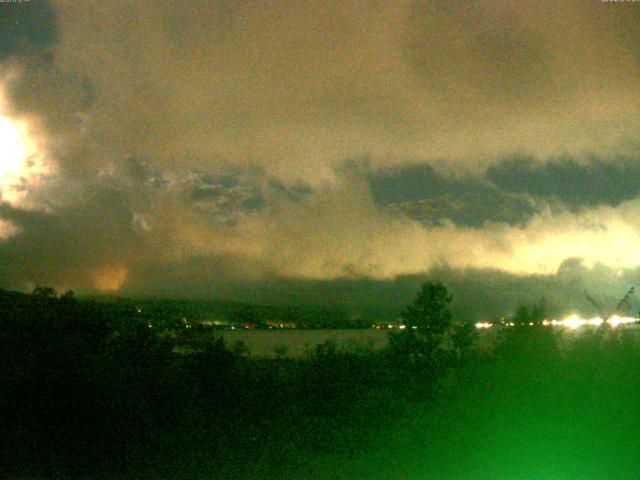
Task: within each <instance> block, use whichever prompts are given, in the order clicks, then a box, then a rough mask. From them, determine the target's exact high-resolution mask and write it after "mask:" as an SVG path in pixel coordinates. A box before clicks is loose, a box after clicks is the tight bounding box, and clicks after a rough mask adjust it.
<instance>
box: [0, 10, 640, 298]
mask: <svg viewBox="0 0 640 480" xmlns="http://www.w3.org/2000/svg"><path fill="white" fill-rule="evenodd" d="M638 8H640V7H638V5H636V4H633V3H624V4H621V3H601V2H573V3H571V4H568V3H565V4H558V3H557V2H546V1H543V2H525V3H522V2H520V3H513V2H506V1H492V2H489V1H479V2H474V3H473V4H469V3H468V2H459V1H453V2H447V3H446V4H445V3H440V2H428V1H426V0H398V1H394V2H379V1H376V0H358V1H355V2H341V1H337V0H336V1H334V0H330V1H309V2H298V1H274V2H266V3H265V2H252V1H227V0H218V1H199V0H194V1H192V2H187V3H185V2H177V1H171V0H161V1H158V2H153V4H151V3H150V2H124V1H123V2H102V1H101V2H99V1H93V0H88V1H85V2H72V3H69V2H57V1H53V2H51V3H46V2H28V3H25V4H0V10H2V12H0V13H2V15H1V16H0V18H2V19H3V20H2V22H3V23H2V24H1V27H2V28H1V29H0V31H2V36H0V38H1V39H4V40H3V45H5V46H6V49H4V50H3V53H2V55H1V56H0V73H1V74H2V75H1V76H0V80H1V82H0V83H1V85H0V87H1V89H2V92H3V95H4V98H5V101H3V103H2V105H1V106H2V111H0V115H2V116H3V118H6V119H9V120H10V121H11V122H13V124H16V125H17V124H19V122H22V123H23V124H24V125H27V126H28V128H27V129H26V130H25V132H23V134H22V137H23V138H26V139H27V140H28V141H29V142H30V145H33V146H34V148H35V149H36V153H34V154H32V155H30V156H29V158H26V159H25V161H24V165H23V168H22V169H21V170H20V174H21V176H20V175H19V177H20V178H18V180H16V179H15V178H14V179H13V180H11V183H10V182H9V181H8V180H7V179H4V180H3V183H2V184H1V185H0V194H1V197H0V198H1V199H2V201H3V204H2V207H1V208H0V220H1V222H0V259H1V260H2V263H1V264H2V269H1V271H0V282H2V284H3V285H5V286H11V287H17V288H29V287H30V286H32V285H35V284H38V283H53V284H55V285H57V286H65V287H69V288H76V289H80V290H85V291H86V290H91V289H98V290H101V291H121V292H136V293H145V292H147V293H149V292H154V293H168V294H171V293H172V292H174V293H180V294H188V293H189V292H200V293H201V294H207V295H216V294H220V295H222V294H223V293H224V294H225V295H226V294H229V295H231V294H232V293H233V292H239V291H240V290H238V288H240V287H237V285H241V284H242V285H257V284H259V283H260V282H263V283H264V285H270V284H271V283H270V282H274V281H275V280H274V279H281V280H282V279H288V280H287V281H304V282H314V281H325V282H335V281H337V279H345V278H346V279H350V280H349V281H356V280H357V279H371V281H378V282H394V281H395V280H394V279H396V278H402V277H403V276H407V275H421V274H424V273H425V272H429V271H433V269H438V268H443V266H446V268H448V269H452V271H457V272H463V271H466V270H465V269H471V270H472V271H478V272H486V275H487V282H488V283H490V282H489V279H490V278H492V277H491V276H492V275H494V273H491V272H502V274H504V275H516V276H522V277H523V278H529V276H531V275H533V276H535V275H556V276H560V275H561V271H562V268H561V267H562V266H563V265H566V263H565V262H566V260H567V259H568V258H581V259H583V261H584V265H586V266H585V268H586V269H587V270H589V268H596V267H595V266H597V265H602V267H603V268H609V269H612V271H617V270H618V269H623V270H624V271H625V272H635V268H636V267H637V266H638V265H640V254H637V253H636V248H635V245H637V244H638V241H639V240H640V231H639V227H640V224H639V222H638V221H637V218H638V213H640V212H639V210H640V203H639V202H640V200H639V199H638V193H639V192H640V183H639V182H640V166H639V165H638V160H637V159H638V142H637V139H638V133H639V130H640V117H638V115H637V112H638V107H639V106H640V93H639V92H640V62H639V60H640V58H639V55H640V53H639V52H640V34H639V33H638V32H640V28H638V27H640V16H639V12H640V10H638ZM8 159H9V157H8V156H5V160H4V161H7V160H8ZM36 167H37V168H36ZM29 169H31V170H34V169H35V170H34V171H35V173H33V172H31V173H29V171H30V170H29ZM0 171H1V170H0ZM16 188H19V191H20V192H21V193H20V198H19V201H18V200H17V199H16V198H17V197H15V194H14V196H11V193H10V192H12V191H13V192H15V189H16ZM583 273H584V272H583ZM585 275H586V274H585ZM625 275H626V274H625ZM629 275H631V273H629ZM451 278H454V276H451ZM456 278H458V277H456ZM532 278H533V277H532ZM624 278H625V279H627V277H624ZM358 281H359V280H358ZM476 283H478V282H476ZM234 285H235V286H236V287H234ZM243 288H244V287H243ZM256 288H257V287H256ZM265 288H266V287H265ZM318 288H319V287H318ZM267 290H268V289H267ZM267 290H265V291H267ZM225 292H226V293H225Z"/></svg>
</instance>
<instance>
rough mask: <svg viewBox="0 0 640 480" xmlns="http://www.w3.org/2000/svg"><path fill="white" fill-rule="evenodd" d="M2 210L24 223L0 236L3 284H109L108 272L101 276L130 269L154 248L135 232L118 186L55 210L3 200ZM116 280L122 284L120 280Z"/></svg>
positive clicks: (0, 209)
mask: <svg viewBox="0 0 640 480" xmlns="http://www.w3.org/2000/svg"><path fill="white" fill-rule="evenodd" d="M0 215H1V216H2V218H4V219H6V220H9V221H11V222H12V223H13V224H14V225H16V226H17V227H18V228H19V229H20V231H19V233H17V234H16V235H15V236H13V237H11V238H9V239H8V240H5V241H3V242H0V265H1V267H0V279H1V281H2V283H3V284H4V285H9V286H13V287H20V288H28V287H29V286H33V285H34V284H53V285H56V286H59V287H60V286H62V287H67V288H71V287H74V288H77V287H78V286H80V288H82V286H84V287H85V288H87V287H88V288H89V289H92V288H94V286H95V285H96V284H101V281H102V280H104V282H106V283H105V285H107V286H108V285H110V283H109V281H110V280H111V279H110V278H104V279H101V278H98V277H97V276H100V275H104V276H107V277H108V276H109V275H111V274H112V271H113V270H116V271H117V270H120V269H126V267H127V266H128V265H129V264H131V263H133V262H135V261H136V258H142V257H143V256H145V255H148V254H150V253H151V248H150V247H151V246H150V245H148V244H145V243H144V242H142V239H141V238H140V237H139V236H138V234H137V233H136V232H135V230H134V228H133V214H132V212H131V210H130V208H129V206H128V204H127V202H126V200H125V199H124V198H123V196H122V195H121V192H118V191H117V190H111V189H100V190H97V191H95V192H93V193H92V194H91V195H90V196H89V198H86V199H85V201H84V202H83V203H82V204H81V205H79V206H77V207H68V208H64V209H59V210H58V211H56V212H55V213H47V212H42V211H31V210H22V209H17V208H14V207H11V206H9V205H7V204H3V205H2V206H1V207H0ZM115 280H117V279H114V280H113V281H114V282H115ZM123 280H124V278H123ZM115 286H117V287H119V286H121V285H117V282H116V285H115ZM106 289H110V288H106Z"/></svg>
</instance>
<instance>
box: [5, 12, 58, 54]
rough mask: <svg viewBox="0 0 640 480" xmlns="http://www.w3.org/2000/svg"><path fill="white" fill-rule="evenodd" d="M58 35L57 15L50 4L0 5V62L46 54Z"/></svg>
mask: <svg viewBox="0 0 640 480" xmlns="http://www.w3.org/2000/svg"><path fill="white" fill-rule="evenodd" d="M57 35H58V26H57V23H56V16H55V13H54V11H53V8H52V7H51V5H50V4H49V2H48V1H46V0H38V1H32V2H16V3H13V2H3V3H2V4H0V62H1V61H4V60H7V59H8V58H11V57H13V56H24V55H31V54H33V53H41V52H43V51H46V50H47V49H49V48H50V47H51V46H52V45H54V43H55V41H56V39H57Z"/></svg>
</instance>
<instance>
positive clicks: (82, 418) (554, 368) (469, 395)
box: [0, 284, 640, 480]
mask: <svg viewBox="0 0 640 480" xmlns="http://www.w3.org/2000/svg"><path fill="white" fill-rule="evenodd" d="M440 287H441V286H439V285H437V284H426V285H425V286H424V287H423V289H422V290H421V292H420V293H419V294H418V297H417V298H416V302H414V304H413V305H411V306H410V307H408V308H407V309H406V310H405V312H404V314H403V315H404V320H405V321H406V322H407V324H408V325H409V326H416V327H420V328H418V329H417V330H413V329H411V328H409V329H407V331H406V332H402V333H399V334H396V336H394V337H392V338H391V341H390V343H389V348H387V349H386V350H385V351H382V352H375V353H362V352H361V353H345V352H339V351H336V350H335V348H334V346H333V345H332V344H324V345H321V346H319V347H318V348H317V349H316V351H315V353H314V354H313V355H311V356H310V357H309V358H307V359H304V360H293V359H286V358H280V359H273V360H264V359H263V360H259V359H251V358H248V357H244V356H241V355H238V354H235V353H232V352H231V351H229V350H228V349H227V348H226V346H225V345H224V343H223V342H222V341H220V340H216V339H213V338H211V337H201V336H198V335H193V336H191V337H189V338H186V339H183V341H186V342H189V343H190V344H191V346H192V347H193V348H192V351H193V353H192V354H190V355H180V354H176V353H174V346H175V340H171V339H167V338H161V337H159V336H157V335H154V334H153V333H152V331H151V329H149V328H148V325H147V324H146V322H145V323H139V324H136V323H135V322H136V320H135V317H132V318H126V316H125V317H123V316H122V315H121V314H118V315H116V314H115V313H114V312H111V311H109V309H108V308H106V307H105V306H104V305H101V304H97V303H91V302H79V301H76V300H75V299H74V298H73V296H71V295H66V296H63V297H60V298H58V297H56V296H55V295H54V294H53V292H51V291H46V290H39V291H36V292H34V295H30V296H28V295H19V294H8V293H4V294H2V295H1V296H0V335H1V337H0V340H1V344H2V346H3V348H2V349H0V362H1V363H0V365H1V366H2V368H1V370H0V384H1V385H2V389H1V391H0V412H2V414H1V416H0V431H2V435H1V436H0V442H1V443H0V452H1V453H0V455H1V456H0V467H1V469H2V472H1V473H2V475H0V476H2V477H3V478H16V479H19V478H29V479H36V478H43V479H44V478H91V479H96V478H167V479H169V478H178V479H182V478H184V479H191V478H219V479H227V478H229V479H231V478H234V479H236V478H239V479H242V478H246V479H254V478H255V479H269V478H273V479H286V478H291V479H306V478H308V479H322V478H345V479H347V480H349V479H360V478H367V479H368V478H372V479H395V478H398V479H404V478H406V479H414V478H415V479H418V478H419V479H424V478H434V479H465V480H466V479H485V478H500V479H510V478H514V479H515V478H518V479H528V478H531V479H534V478H535V479H539V478H554V479H563V478H566V479H570V478H581V479H591V478H593V479H607V478H612V479H613V478H615V479H626V478H629V479H631V478H633V479H637V478H638V476H639V473H640V454H638V453H637V452H638V451H640V450H639V447H640V438H638V435H637V433H636V432H637V431H638V430H639V429H638V427H640V414H638V413H637V412H638V409H637V408H636V405H638V404H639V402H640V382H639V381H638V380H640V344H638V343H637V341H636V340H635V339H634V338H633V333H632V332H627V331H624V330H621V331H612V330H607V329H600V330H590V331H587V332H585V333H583V334H581V335H580V336H577V337H576V338H575V339H574V340H572V341H569V342H566V341H565V340H566V339H559V338H558V334H557V333H556V332H554V331H553V330H551V329H546V328H543V327H540V326H534V327H528V326H519V327H516V328H513V329H509V330H508V331H507V333H505V334H504V336H503V338H502V339H501V341H500V342H499V344H498V346H497V347H496V348H495V349H492V350H491V351H486V350H481V349H478V348H477V347H476V345H477V343H476V342H474V338H473V334H472V332H471V331H470V330H469V329H468V328H465V327H464V326H455V325H454V324H453V323H452V319H451V316H450V315H449V314H448V312H447V306H448V303H449V302H450V300H451V299H450V296H449V294H448V292H447V291H446V289H442V288H440ZM417 332H421V333H417ZM444 340H446V342H448V343H447V345H448V347H447V348H444V349H443V348H440V346H441V344H442V343H443V341H444ZM560 345H562V346H560Z"/></svg>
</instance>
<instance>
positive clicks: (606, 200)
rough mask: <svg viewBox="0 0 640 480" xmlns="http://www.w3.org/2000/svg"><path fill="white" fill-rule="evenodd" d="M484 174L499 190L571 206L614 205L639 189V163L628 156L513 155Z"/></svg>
mask: <svg viewBox="0 0 640 480" xmlns="http://www.w3.org/2000/svg"><path fill="white" fill-rule="evenodd" d="M486 178H487V179H488V180H489V181H490V182H492V183H493V184H494V185H495V186H496V187H497V188H499V189H500V190H502V191H505V192H510V193H520V194H522V193H524V194H529V195H532V196H535V197H540V198H542V199H546V200H558V201H560V202H562V203H563V204H564V205H566V206H567V207H569V208H572V209H578V208H589V207H594V206H598V205H610V206H613V207H615V206H618V205H619V204H620V203H622V202H624V201H625V200H632V199H634V198H636V197H637V196H638V194H639V193H640V166H638V162H637V161H634V160H632V159H629V158H618V159H616V160H615V161H604V160H599V159H594V158H588V159H585V160H581V161H578V160H576V159H573V158H567V157H561V158H557V159H552V160H549V161H547V162H544V163H542V162H539V161H534V159H532V158H530V157H514V158H510V159H505V160H503V161H502V162H500V163H497V164H495V165H492V166H491V167H489V168H488V169H487V171H486Z"/></svg>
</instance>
